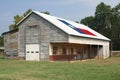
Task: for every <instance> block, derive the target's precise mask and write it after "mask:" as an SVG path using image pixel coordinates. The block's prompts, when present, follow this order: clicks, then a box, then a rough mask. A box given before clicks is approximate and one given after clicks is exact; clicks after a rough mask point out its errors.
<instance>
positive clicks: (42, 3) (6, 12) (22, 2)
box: [0, 0, 120, 34]
mask: <svg viewBox="0 0 120 80" xmlns="http://www.w3.org/2000/svg"><path fill="white" fill-rule="evenodd" d="M101 2H104V3H105V4H107V5H110V6H112V7H114V6H116V5H118V4H119V3H120V0H0V10H1V11H0V34H2V33H4V32H7V31H8V30H9V28H8V26H9V25H10V24H13V20H14V16H15V15H17V14H18V15H22V14H23V13H24V12H25V11H27V10H28V9H32V10H35V11H40V12H41V11H42V12H43V11H48V12H49V13H50V15H53V16H57V17H61V18H64V19H68V20H72V21H80V20H81V19H83V18H85V17H87V16H93V15H94V13H95V9H96V6H97V5H98V4H99V3H101Z"/></svg>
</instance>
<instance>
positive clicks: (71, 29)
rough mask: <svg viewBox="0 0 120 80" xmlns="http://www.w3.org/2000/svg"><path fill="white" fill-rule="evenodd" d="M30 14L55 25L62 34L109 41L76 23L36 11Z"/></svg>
mask: <svg viewBox="0 0 120 80" xmlns="http://www.w3.org/2000/svg"><path fill="white" fill-rule="evenodd" d="M31 13H35V14H37V15H39V16H40V17H42V18H44V19H45V20H47V21H49V22H50V23H52V24H53V25H55V26H56V27H58V28H59V29H61V30H63V31H64V32H66V33H67V34H69V35H73V36H80V37H88V38H95V39H102V40H108V41H109V40H110V39H108V38H107V37H105V36H103V35H101V34H100V33H98V32H96V31H95V30H93V29H91V28H89V27H88V26H85V25H83V24H79V23H76V22H73V21H70V20H66V19H63V18H59V17H55V16H51V15H47V14H44V13H40V12H38V11H32V12H31ZM31 13H30V14H31ZM28 16H29V15H28ZM26 17H27V16H26ZM18 24H19V23H18Z"/></svg>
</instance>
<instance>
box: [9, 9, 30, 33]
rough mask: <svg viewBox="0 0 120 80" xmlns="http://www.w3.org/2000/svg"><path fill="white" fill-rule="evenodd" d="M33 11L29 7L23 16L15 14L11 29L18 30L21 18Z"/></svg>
mask: <svg viewBox="0 0 120 80" xmlns="http://www.w3.org/2000/svg"><path fill="white" fill-rule="evenodd" d="M31 11H32V9H29V10H27V11H26V12H25V13H24V14H23V15H22V16H20V15H16V16H14V21H13V22H14V24H11V25H10V26H9V30H10V31H11V30H16V29H18V26H17V23H18V22H19V21H20V20H22V19H23V18H24V17H25V16H26V15H28V14H29V13H30V12H31Z"/></svg>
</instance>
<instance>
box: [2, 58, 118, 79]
mask: <svg viewBox="0 0 120 80" xmlns="http://www.w3.org/2000/svg"><path fill="white" fill-rule="evenodd" d="M0 64H1V65H2V66H0V79H1V80H120V69H119V68H120V57H112V58H109V59H104V60H88V61H84V62H73V63H72V62H71V63H68V62H34V61H20V60H6V59H4V60H3V59H0Z"/></svg>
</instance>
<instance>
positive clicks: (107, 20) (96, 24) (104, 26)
mask: <svg viewBox="0 0 120 80" xmlns="http://www.w3.org/2000/svg"><path fill="white" fill-rule="evenodd" d="M31 11H32V9H29V10H27V11H26V12H25V13H24V14H23V15H22V16H20V15H16V16H14V21H13V22H14V23H13V24H11V25H10V26H9V30H10V31H11V30H16V29H18V26H17V23H18V22H19V21H20V20H21V19H23V18H24V17H25V16H26V15H28V14H29V13H30V12H31ZM42 13H45V14H50V13H49V12H47V11H45V12H42ZM77 22H78V21H77ZM80 23H82V24H84V25H87V26H89V27H90V28H92V29H94V30H95V31H97V32H99V33H101V34H102V35H104V36H106V37H108V38H110V39H111V42H112V45H113V48H112V49H113V50H120V47H119V46H120V3H119V4H118V5H116V6H115V7H113V8H112V7H111V6H110V5H106V4H105V3H103V2H101V3H100V4H98V5H97V6H96V10H95V15H94V16H88V17H86V18H84V19H82V20H81V21H80ZM0 45H3V37H2V36H1V37H0Z"/></svg>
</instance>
